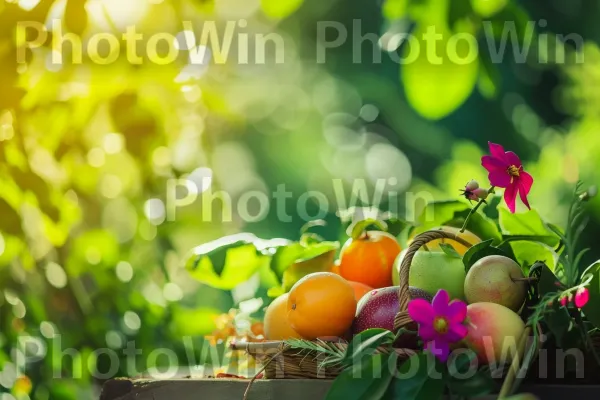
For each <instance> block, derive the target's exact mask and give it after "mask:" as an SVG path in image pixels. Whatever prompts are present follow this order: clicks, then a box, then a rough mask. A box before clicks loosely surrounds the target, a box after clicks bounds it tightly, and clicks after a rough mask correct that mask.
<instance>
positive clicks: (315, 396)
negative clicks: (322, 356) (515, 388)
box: [100, 379, 600, 400]
mask: <svg viewBox="0 0 600 400" xmlns="http://www.w3.org/2000/svg"><path fill="white" fill-rule="evenodd" d="M248 382H249V381H248V380H240V379H173V380H166V381H156V380H128V379H116V380H112V381H109V382H107V383H106V384H105V385H104V388H103V390H102V395H101V397H100V400H134V399H135V400H198V399H202V400H242V398H243V395H244V391H245V390H246V387H247V386H248ZM331 382H332V381H330V380H325V379H277V380H257V381H255V382H254V383H253V385H252V387H251V389H250V393H249V396H248V400H307V399H308V400H323V399H324V398H325V395H326V393H327V390H329V387H330V386H331ZM520 391H521V392H528V393H532V394H534V395H536V396H538V397H539V398H540V399H541V400H564V399H575V398H576V399H581V400H585V399H594V398H598V396H600V386H598V385H540V384H536V385H524V386H523V387H522V388H521V390H520ZM494 399H496V396H485V397H482V398H480V399H479V400H494Z"/></svg>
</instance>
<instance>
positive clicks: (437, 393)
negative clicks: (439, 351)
mask: <svg viewBox="0 0 600 400" xmlns="http://www.w3.org/2000/svg"><path fill="white" fill-rule="evenodd" d="M436 366H437V360H436V359H435V358H434V357H433V355H432V354H431V353H428V352H424V353H418V354H415V355H414V356H412V357H410V358H409V359H408V360H406V361H405V362H404V363H402V365H401V366H400V368H399V370H398V373H399V374H398V375H397V376H395V377H394V380H393V381H392V383H391V385H390V387H389V389H388V392H387V393H386V397H385V398H386V399H402V400H436V399H441V398H442V395H443V392H444V387H445V380H444V379H443V377H442V376H441V373H440V372H438V369H437V368H436Z"/></svg>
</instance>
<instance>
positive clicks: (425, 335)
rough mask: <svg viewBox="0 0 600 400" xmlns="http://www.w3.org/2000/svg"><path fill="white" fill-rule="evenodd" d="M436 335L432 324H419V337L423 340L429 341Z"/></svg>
mask: <svg viewBox="0 0 600 400" xmlns="http://www.w3.org/2000/svg"><path fill="white" fill-rule="evenodd" d="M436 335H437V332H436V331H435V329H433V326H431V325H426V324H420V325H419V337H421V339H423V341H424V342H429V341H430V340H433V339H434V338H435V337H436Z"/></svg>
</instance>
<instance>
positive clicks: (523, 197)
mask: <svg viewBox="0 0 600 400" xmlns="http://www.w3.org/2000/svg"><path fill="white" fill-rule="evenodd" d="M526 193H527V192H526V191H525V188H524V187H523V182H521V181H519V197H520V198H521V201H522V202H523V204H525V205H526V206H527V208H529V209H530V210H531V206H530V205H529V201H528V200H527V194H526Z"/></svg>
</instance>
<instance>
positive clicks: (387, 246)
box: [340, 231, 402, 289]
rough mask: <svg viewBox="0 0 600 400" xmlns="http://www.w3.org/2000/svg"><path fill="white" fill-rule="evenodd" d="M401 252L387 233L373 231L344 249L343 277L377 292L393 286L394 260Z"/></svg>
mask: <svg viewBox="0 0 600 400" xmlns="http://www.w3.org/2000/svg"><path fill="white" fill-rule="evenodd" d="M401 250H402V249H401V248H400V245H399V244H398V242H397V241H396V238H394V237H393V236H392V235H390V234H389V233H386V232H381V231H369V232H365V233H364V234H363V235H362V236H361V237H359V238H358V239H352V238H350V239H348V241H347V242H346V243H345V244H344V247H342V252H341V257H340V275H342V276H343V277H344V278H346V279H347V280H349V281H354V282H360V283H364V284H365V285H367V286H371V287H372V288H376V289H377V288H383V287H388V286H392V269H393V268H394V260H395V259H396V257H397V256H398V254H400V251H401Z"/></svg>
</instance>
